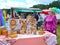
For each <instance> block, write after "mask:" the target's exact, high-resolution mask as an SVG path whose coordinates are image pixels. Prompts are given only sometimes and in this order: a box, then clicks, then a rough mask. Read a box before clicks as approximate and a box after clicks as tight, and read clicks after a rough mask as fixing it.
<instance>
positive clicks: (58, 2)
mask: <svg viewBox="0 0 60 45" xmlns="http://www.w3.org/2000/svg"><path fill="white" fill-rule="evenodd" d="M50 7H57V8H60V1H53V2H52V3H50V4H49V5H44V4H38V5H34V6H33V8H40V9H48V8H50Z"/></svg>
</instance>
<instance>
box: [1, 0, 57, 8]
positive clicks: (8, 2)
mask: <svg viewBox="0 0 60 45" xmlns="http://www.w3.org/2000/svg"><path fill="white" fill-rule="evenodd" d="M53 1H56V0H0V9H3V8H8V9H9V8H11V7H22V8H29V7H32V6H33V5H37V4H49V3H51V2H53Z"/></svg>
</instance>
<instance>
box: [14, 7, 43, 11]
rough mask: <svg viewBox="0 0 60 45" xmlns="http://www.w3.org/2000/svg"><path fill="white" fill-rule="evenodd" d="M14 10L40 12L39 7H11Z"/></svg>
mask: <svg viewBox="0 0 60 45" xmlns="http://www.w3.org/2000/svg"><path fill="white" fill-rule="evenodd" d="M13 11H14V12H42V10H41V9H39V8H13Z"/></svg>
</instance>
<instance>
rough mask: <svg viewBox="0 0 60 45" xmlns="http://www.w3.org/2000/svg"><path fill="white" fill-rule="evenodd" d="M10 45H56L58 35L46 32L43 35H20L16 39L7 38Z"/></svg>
mask: <svg viewBox="0 0 60 45" xmlns="http://www.w3.org/2000/svg"><path fill="white" fill-rule="evenodd" d="M5 40H8V43H10V45H12V44H13V45H56V44H57V39H56V35H54V34H52V33H49V32H47V31H45V34H43V35H32V34H18V36H17V37H16V38H5ZM8 43H7V44H8Z"/></svg>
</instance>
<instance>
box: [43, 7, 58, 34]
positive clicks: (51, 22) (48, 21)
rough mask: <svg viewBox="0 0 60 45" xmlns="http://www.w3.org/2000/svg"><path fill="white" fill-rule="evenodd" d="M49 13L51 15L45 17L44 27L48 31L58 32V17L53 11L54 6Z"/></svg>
mask: <svg viewBox="0 0 60 45" xmlns="http://www.w3.org/2000/svg"><path fill="white" fill-rule="evenodd" d="M48 14H49V15H47V16H46V18H45V23H44V28H45V30H46V31H49V32H51V33H53V34H56V30H57V19H56V15H55V13H54V12H53V11H52V8H49V10H48Z"/></svg>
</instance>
